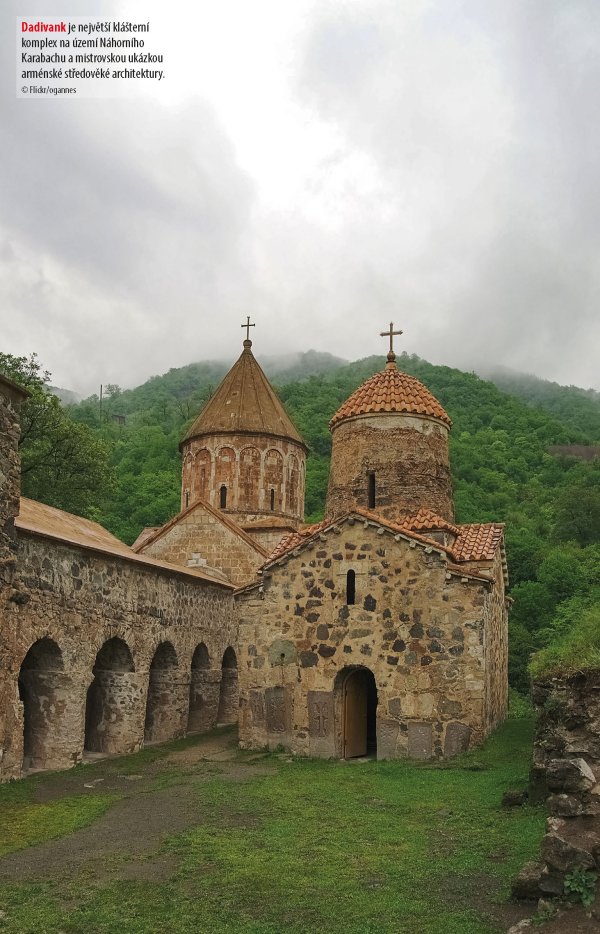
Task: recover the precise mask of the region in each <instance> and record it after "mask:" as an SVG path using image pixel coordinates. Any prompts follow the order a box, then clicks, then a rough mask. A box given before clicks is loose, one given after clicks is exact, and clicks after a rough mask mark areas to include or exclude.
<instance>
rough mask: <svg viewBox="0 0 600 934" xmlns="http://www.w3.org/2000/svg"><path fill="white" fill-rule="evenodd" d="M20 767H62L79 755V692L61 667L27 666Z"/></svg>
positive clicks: (23, 680)
mask: <svg viewBox="0 0 600 934" xmlns="http://www.w3.org/2000/svg"><path fill="white" fill-rule="evenodd" d="M19 681H20V685H21V690H22V692H23V695H24V696H23V703H22V707H23V711H22V716H23V729H24V742H23V769H24V770H27V769H65V768H69V767H70V766H72V765H75V763H77V762H79V761H80V759H81V751H82V750H81V732H82V731H81V719H82V718H81V696H80V694H79V692H76V691H75V688H74V684H73V681H72V679H71V678H70V677H69V676H68V675H66V674H65V673H64V672H63V671H58V670H48V669H46V670H36V669H34V668H32V669H26V670H24V671H22V672H21V675H20V677H19Z"/></svg>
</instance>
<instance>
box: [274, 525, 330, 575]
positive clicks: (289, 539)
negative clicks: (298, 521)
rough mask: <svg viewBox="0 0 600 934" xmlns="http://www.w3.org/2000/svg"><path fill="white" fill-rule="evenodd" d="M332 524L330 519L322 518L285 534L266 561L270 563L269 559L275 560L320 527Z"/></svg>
mask: <svg viewBox="0 0 600 934" xmlns="http://www.w3.org/2000/svg"><path fill="white" fill-rule="evenodd" d="M332 524H333V523H332V522H331V520H329V519H323V520H322V521H321V522H315V523H314V524H313V525H305V526H304V528H302V529H298V531H297V532H292V533H291V535H285V536H284V537H283V538H282V539H281V541H280V542H279V544H278V545H277V546H276V547H275V548H274V549H273V551H272V552H271V554H270V555H269V557H268V558H267V562H266V563H267V564H270V563H271V561H277V559H278V558H281V556H282V555H284V554H285V553H286V551H293V550H294V548H297V547H298V545H300V544H301V543H302V542H304V541H306V539H307V538H310V537H311V535H315V534H316V533H317V532H320V531H321V529H324V528H325V527H326V526H328V525H332Z"/></svg>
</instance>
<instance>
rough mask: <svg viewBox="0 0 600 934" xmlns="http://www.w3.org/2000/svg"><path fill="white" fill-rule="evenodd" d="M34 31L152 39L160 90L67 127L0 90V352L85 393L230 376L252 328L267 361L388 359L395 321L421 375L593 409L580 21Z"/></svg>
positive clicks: (332, 3)
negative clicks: (552, 395)
mask: <svg viewBox="0 0 600 934" xmlns="http://www.w3.org/2000/svg"><path fill="white" fill-rule="evenodd" d="M53 10H54V13H55V14H57V13H58V14H59V15H61V16H67V15H79V16H81V15H93V16H97V17H101V18H113V17H114V18H119V19H127V18H128V19H133V20H134V21H140V20H142V19H143V20H144V21H146V20H150V22H151V29H152V36H153V39H154V41H155V43H156V44H157V45H160V46H161V48H162V49H163V50H164V53H165V57H166V63H165V69H166V78H165V81H164V82H161V86H156V87H153V86H148V87H147V88H145V90H144V91H143V92H142V93H141V94H138V95H137V96H136V97H131V98H118V99H107V100H85V99H78V100H60V101H58V100H16V99H14V97H13V92H12V86H11V85H10V81H8V79H7V83H5V88H4V92H3V96H2V125H3V131H4V132H3V143H4V145H3V146H2V149H1V151H0V171H1V175H0V177H1V179H2V208H3V210H2V218H1V221H0V308H1V309H2V311H1V313H0V315H1V319H2V338H3V340H2V349H3V350H4V351H5V352H9V353H18V354H26V353H30V352H32V351H37V352H38V354H39V355H40V358H41V360H42V361H43V363H44V365H45V366H46V367H47V368H48V369H49V370H50V371H51V372H52V379H53V383H55V384H56V385H60V386H66V387H69V388H70V389H72V390H74V391H76V392H78V393H80V394H82V395H87V394H89V393H91V392H94V391H97V390H98V387H99V385H100V383H118V384H120V385H122V386H133V385H137V384H139V383H141V382H143V381H144V380H145V379H147V378H148V377H149V376H150V375H152V374H153V373H163V372H165V371H167V370H168V369H169V368H170V367H177V366H182V365H184V364H185V363H186V362H187V361H189V360H190V359H209V358H210V359H223V360H224V361H228V362H229V363H231V362H232V361H233V360H234V359H235V358H236V356H237V355H238V354H239V352H240V350H241V341H242V338H243V331H242V330H241V325H242V322H244V321H245V320H246V316H247V315H248V314H250V315H251V316H252V321H255V322H256V325H257V326H256V328H254V329H253V331H252V334H251V336H252V339H253V341H254V349H255V351H256V352H257V355H259V354H264V355H265V356H266V357H268V356H272V355H274V354H286V353H292V352H301V351H307V350H308V348H311V347H312V348H315V349H316V350H317V351H323V352H328V353H331V354H332V355H334V356H339V357H341V358H345V359H357V358H359V357H364V356H367V355H370V354H375V353H379V354H381V353H383V352H384V351H385V341H384V340H383V339H382V338H380V337H379V332H380V331H382V330H384V329H385V328H386V327H387V325H388V322H389V321H390V320H393V321H394V322H395V323H396V325H397V326H399V327H400V328H402V330H403V331H404V332H405V333H404V335H403V336H402V337H401V338H400V339H399V340H398V348H399V349H401V350H406V351H407V352H408V353H417V354H418V355H419V356H421V357H424V358H426V359H428V360H431V361H432V362H433V363H444V364H448V365H451V366H458V367H461V368H465V369H475V370H481V369H483V368H486V367H490V366H495V365H504V366H509V367H514V368H515V369H517V370H521V371H527V372H533V373H535V374H537V375H538V376H540V377H543V378H547V379H551V380H555V381H557V382H559V383H563V384H575V385H579V386H582V387H584V388H587V387H594V388H596V389H600V376H599V374H598V367H597V363H596V357H597V353H596V351H595V348H596V347H597V346H598V345H599V343H600V317H599V316H598V315H597V312H596V309H597V307H598V305H599V303H600V272H599V271H598V264H597V262H596V256H597V252H598V246H599V240H600V230H599V224H600V221H599V218H600V211H599V206H600V205H599V200H600V190H599V186H598V171H597V166H596V153H597V151H598V149H599V146H598V144H599V142H600V140H599V138H598V137H599V136H600V124H599V123H598V120H597V116H596V109H597V105H596V98H597V88H598V85H599V79H600V74H599V72H600V55H599V52H600V49H599V47H598V46H599V44H600V6H599V5H598V4H597V3H596V2H594V0H570V2H569V3H568V4H565V3H563V2H560V0H526V2H523V0H488V2H486V3H481V2H478V0H444V2H443V3H441V2H433V0H411V3H404V4H401V3H398V2H397V0H356V2H353V3H351V4H346V3H343V2H342V0H320V2H316V0H289V2H288V3H285V4H281V3H277V2H275V0H258V2H257V3H255V4H252V5H248V4H243V3H242V2H241V0H232V2H231V3H230V4H226V5H222V6H221V7H219V6H218V5H214V4H211V5H209V4H206V3H201V4H199V5H197V6H195V7H193V8H192V7H190V6H189V5H188V4H185V3H184V2H183V0H174V2H172V3H170V4H168V5H165V4H162V3H159V2H158V0H148V2H145V3H144V5H143V14H142V12H141V8H140V5H139V4H138V3H135V2H133V0H110V2H109V0H94V2H91V0H62V2H61V4H60V9H54V8H53ZM22 13H23V11H22V9H21V8H20V7H19V6H18V5H17V4H16V3H15V2H13V0H11V2H9V3H7V4H5V5H4V6H3V7H2V11H1V13H0V16H1V17H2V26H3V29H2V37H1V39H0V41H1V42H2V44H3V46H2V49H3V55H4V60H5V61H6V62H7V63H9V65H10V63H11V62H12V61H13V59H14V54H15V41H14V33H13V29H14V28H15V17H16V16H18V15H20V14H22ZM27 15H28V17H33V16H40V17H41V16H43V15H46V16H48V4H47V2H45V0H30V2H29V3H28V5H27ZM184 20H185V28H182V23H183V22H184Z"/></svg>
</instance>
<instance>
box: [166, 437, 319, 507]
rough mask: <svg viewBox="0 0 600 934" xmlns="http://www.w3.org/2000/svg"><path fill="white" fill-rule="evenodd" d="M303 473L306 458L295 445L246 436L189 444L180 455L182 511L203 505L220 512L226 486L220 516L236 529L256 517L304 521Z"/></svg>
mask: <svg viewBox="0 0 600 934" xmlns="http://www.w3.org/2000/svg"><path fill="white" fill-rule="evenodd" d="M305 472H306V454H305V451H304V448H303V447H302V446H301V445H299V444H297V443H296V442H295V441H290V440H284V439H283V438H275V437H272V436H269V435H264V436H261V435H246V434H222V435H210V436H206V437H203V438H193V439H192V440H191V441H189V442H186V444H185V446H184V449H183V464H182V478H181V491H182V492H181V508H182V509H186V508H187V506H188V505H189V506H191V505H192V504H193V503H194V502H196V501H197V500H198V499H203V500H205V501H206V502H208V503H209V504H210V505H211V506H213V507H214V508H215V509H219V508H221V503H220V489H221V486H225V487H226V488H227V502H226V506H225V509H224V511H225V512H226V513H228V514H230V515H231V516H232V517H233V518H234V519H235V521H236V522H238V523H242V524H243V523H244V522H245V521H247V519H248V518H250V517H254V516H257V515H258V516H260V517H266V518H268V517H272V516H284V517H286V518H291V519H294V520H296V521H302V519H303V518H304V482H305ZM271 491H273V494H271ZM271 498H272V499H273V504H272V508H271Z"/></svg>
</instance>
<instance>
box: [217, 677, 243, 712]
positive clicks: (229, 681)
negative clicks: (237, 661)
mask: <svg viewBox="0 0 600 934" xmlns="http://www.w3.org/2000/svg"><path fill="white" fill-rule="evenodd" d="M238 708H239V690H238V671H237V668H223V669H222V672H221V691H220V695H219V713H218V714H217V723H219V724H225V723H237V721H238Z"/></svg>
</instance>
